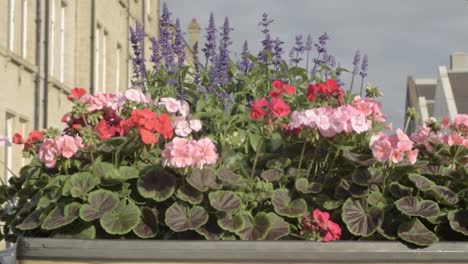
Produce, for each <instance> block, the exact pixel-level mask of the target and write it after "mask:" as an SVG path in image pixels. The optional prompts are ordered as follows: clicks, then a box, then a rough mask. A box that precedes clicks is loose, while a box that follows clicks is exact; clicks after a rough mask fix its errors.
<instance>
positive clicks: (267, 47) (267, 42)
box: [258, 13, 273, 64]
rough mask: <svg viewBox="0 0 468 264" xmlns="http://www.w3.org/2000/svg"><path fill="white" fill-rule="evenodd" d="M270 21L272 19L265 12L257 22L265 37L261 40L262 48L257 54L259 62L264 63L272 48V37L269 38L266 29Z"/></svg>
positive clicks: (268, 31) (271, 21)
mask: <svg viewBox="0 0 468 264" xmlns="http://www.w3.org/2000/svg"><path fill="white" fill-rule="evenodd" d="M271 23H273V20H272V19H269V18H268V14H267V13H263V15H262V20H261V21H260V23H258V25H259V26H261V27H263V29H262V33H263V35H264V36H265V39H264V40H262V47H263V49H262V50H261V51H260V52H259V54H258V63H259V64H266V63H267V59H268V57H267V54H268V53H271V52H272V50H273V39H272V38H271V35H270V30H269V29H268V27H269V26H270V24H271Z"/></svg>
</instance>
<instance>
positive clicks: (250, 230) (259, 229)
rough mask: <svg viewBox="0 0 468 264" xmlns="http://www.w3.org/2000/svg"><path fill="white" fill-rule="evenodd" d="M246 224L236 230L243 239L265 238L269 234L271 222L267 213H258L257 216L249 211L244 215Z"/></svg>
mask: <svg viewBox="0 0 468 264" xmlns="http://www.w3.org/2000/svg"><path fill="white" fill-rule="evenodd" d="M242 217H243V218H244V226H243V227H242V229H240V230H239V231H237V232H236V234H237V235H238V236H239V237H240V239H242V240H263V239H265V238H266V236H267V235H268V231H270V228H271V222H270V219H269V218H268V215H267V214H266V213H263V212H262V213H258V214H257V215H256V216H255V218H254V217H252V216H251V215H250V214H248V213H244V214H243V215H242Z"/></svg>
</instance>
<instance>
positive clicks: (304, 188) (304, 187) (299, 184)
mask: <svg viewBox="0 0 468 264" xmlns="http://www.w3.org/2000/svg"><path fill="white" fill-rule="evenodd" d="M294 186H295V187H296V190H298V191H299V192H301V193H304V194H308V193H319V192H321V191H322V189H323V185H322V184H321V183H318V182H311V183H309V181H308V180H307V179H306V178H299V179H297V180H296V182H295V183H294Z"/></svg>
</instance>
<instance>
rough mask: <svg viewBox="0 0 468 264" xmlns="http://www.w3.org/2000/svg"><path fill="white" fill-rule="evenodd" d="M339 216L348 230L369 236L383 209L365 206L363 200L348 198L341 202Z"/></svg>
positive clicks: (377, 223) (355, 233) (380, 218)
mask: <svg viewBox="0 0 468 264" xmlns="http://www.w3.org/2000/svg"><path fill="white" fill-rule="evenodd" d="M342 210H343V211H342V214H341V218H342V219H343V222H344V223H345V224H346V227H347V228H348V230H349V232H350V233H352V234H353V235H356V236H364V237H366V236H370V235H372V234H373V233H374V232H375V230H377V228H378V227H379V223H380V221H381V220H382V217H383V210H382V209H380V208H378V207H375V206H373V207H370V208H369V207H367V205H366V202H365V200H363V199H352V198H349V199H348V200H346V202H345V203H344V204H343V207H342Z"/></svg>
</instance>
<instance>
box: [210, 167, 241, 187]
mask: <svg viewBox="0 0 468 264" xmlns="http://www.w3.org/2000/svg"><path fill="white" fill-rule="evenodd" d="M216 175H217V176H218V179H220V180H221V181H222V182H223V183H224V184H228V185H231V186H236V185H239V184H240V181H241V178H242V177H241V176H240V175H239V174H236V173H234V172H233V171H232V170H230V169H228V168H221V169H219V170H218V172H217V174H216Z"/></svg>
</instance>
